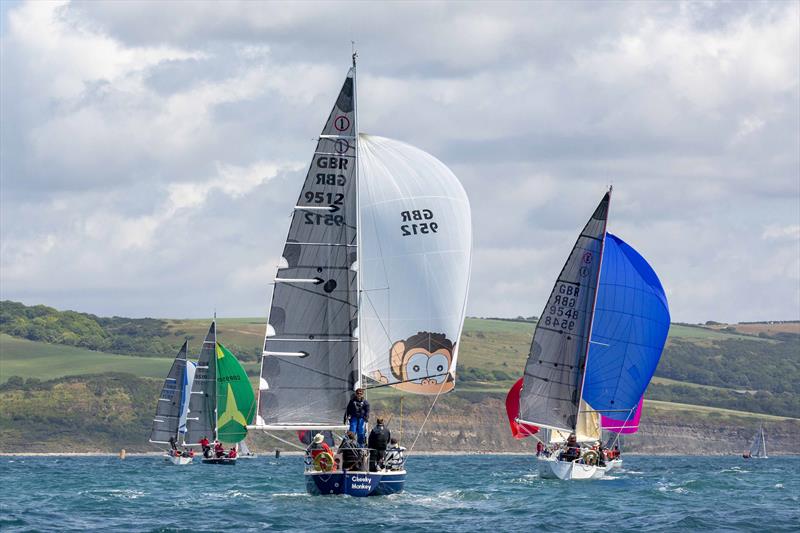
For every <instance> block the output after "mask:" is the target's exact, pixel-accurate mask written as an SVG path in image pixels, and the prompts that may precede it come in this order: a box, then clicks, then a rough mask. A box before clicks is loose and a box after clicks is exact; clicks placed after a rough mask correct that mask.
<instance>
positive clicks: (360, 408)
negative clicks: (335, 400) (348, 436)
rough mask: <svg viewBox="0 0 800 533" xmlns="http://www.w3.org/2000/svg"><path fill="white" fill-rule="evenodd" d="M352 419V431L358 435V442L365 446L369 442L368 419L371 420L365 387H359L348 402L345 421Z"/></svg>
mask: <svg viewBox="0 0 800 533" xmlns="http://www.w3.org/2000/svg"><path fill="white" fill-rule="evenodd" d="M348 419H350V431H352V432H353V433H355V434H356V435H358V443H359V444H360V445H361V446H363V445H364V444H366V443H367V421H368V420H369V402H368V401H367V398H366V397H365V396H364V389H357V390H356V393H355V394H354V395H353V397H352V398H350V403H348V404H347V411H345V413H344V422H345V423H347V420H348Z"/></svg>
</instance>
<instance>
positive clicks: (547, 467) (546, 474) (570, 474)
mask: <svg viewBox="0 0 800 533" xmlns="http://www.w3.org/2000/svg"><path fill="white" fill-rule="evenodd" d="M538 463H539V477H541V478H544V479H563V480H573V479H599V478H601V477H603V476H604V475H605V473H606V471H607V470H608V467H603V466H592V465H584V464H580V463H577V462H574V461H558V460H556V459H555V458H554V457H547V458H539V459H538Z"/></svg>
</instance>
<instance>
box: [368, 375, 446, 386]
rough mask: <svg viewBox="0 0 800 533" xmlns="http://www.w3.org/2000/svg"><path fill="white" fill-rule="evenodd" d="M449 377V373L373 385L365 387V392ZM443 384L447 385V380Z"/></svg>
mask: <svg viewBox="0 0 800 533" xmlns="http://www.w3.org/2000/svg"><path fill="white" fill-rule="evenodd" d="M449 375H450V372H444V373H442V374H432V375H430V376H423V377H420V378H414V379H406V380H403V381H395V382H392V383H381V384H380V385H375V386H373V387H367V390H372V389H380V388H381V387H391V386H392V385H399V384H401V383H410V382H412V381H417V380H420V379H429V378H438V377H441V376H449ZM444 382H445V383H447V380H444Z"/></svg>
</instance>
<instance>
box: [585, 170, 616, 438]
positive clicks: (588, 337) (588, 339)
mask: <svg viewBox="0 0 800 533" xmlns="http://www.w3.org/2000/svg"><path fill="white" fill-rule="evenodd" d="M613 190H614V187H613V186H610V187H609V188H608V204H607V205H606V217H605V220H603V236H602V238H601V240H600V265H599V266H598V268H597V275H596V276H595V280H594V286H595V291H594V298H593V300H592V311H591V313H590V314H589V333H588V335H586V357H585V358H584V359H583V374H582V375H581V387H580V391H581V392H580V395H579V396H578V414H577V416H576V417H575V430H576V431H577V426H578V421H579V420H580V419H581V403H583V388H584V386H585V385H586V370H587V369H588V368H589V346H590V345H591V343H592V326H593V325H594V313H595V310H596V309H597V293H599V292H600V273H601V272H602V271H603V251H604V250H605V247H606V228H607V227H608V214H609V211H611V192H612V191H613ZM628 416H630V413H629V414H628ZM602 430H603V425H602V422H601V423H600V431H601V432H602Z"/></svg>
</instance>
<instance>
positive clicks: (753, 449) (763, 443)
mask: <svg viewBox="0 0 800 533" xmlns="http://www.w3.org/2000/svg"><path fill="white" fill-rule="evenodd" d="M742 457H744V458H745V459H767V458H768V457H767V435H766V433H764V424H761V426H759V428H758V433H756V436H755V437H753V443H752V444H750V449H749V450H747V451H745V452H744V453H743V454H742Z"/></svg>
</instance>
